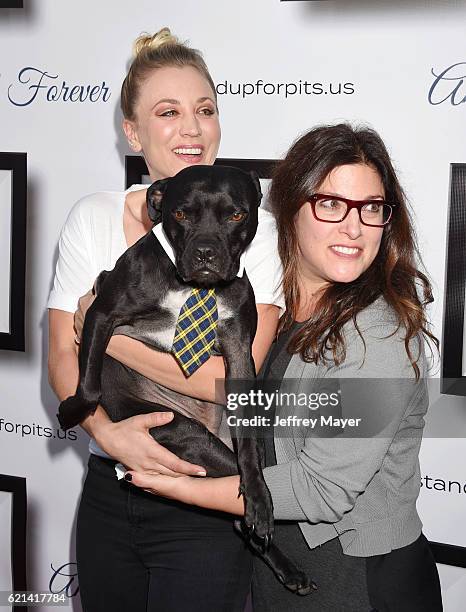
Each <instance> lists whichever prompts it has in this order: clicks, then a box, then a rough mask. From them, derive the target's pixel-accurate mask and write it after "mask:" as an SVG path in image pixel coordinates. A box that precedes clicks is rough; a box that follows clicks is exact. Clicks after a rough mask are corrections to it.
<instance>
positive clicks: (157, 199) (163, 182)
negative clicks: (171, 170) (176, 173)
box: [146, 178, 170, 224]
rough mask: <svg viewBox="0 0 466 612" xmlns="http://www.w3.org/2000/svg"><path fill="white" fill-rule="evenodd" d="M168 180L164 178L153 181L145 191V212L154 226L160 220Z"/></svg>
mask: <svg viewBox="0 0 466 612" xmlns="http://www.w3.org/2000/svg"><path fill="white" fill-rule="evenodd" d="M169 180H170V179H169V178H165V179H160V180H159V181H155V183H152V185H151V186H150V187H149V188H148V190H147V194H146V202H147V212H148V214H149V219H150V220H151V221H153V222H154V223H155V224H157V223H159V221H161V219H162V198H163V194H164V193H165V189H166V188H167V185H168V181H169Z"/></svg>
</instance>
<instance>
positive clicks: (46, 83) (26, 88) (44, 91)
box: [8, 66, 112, 106]
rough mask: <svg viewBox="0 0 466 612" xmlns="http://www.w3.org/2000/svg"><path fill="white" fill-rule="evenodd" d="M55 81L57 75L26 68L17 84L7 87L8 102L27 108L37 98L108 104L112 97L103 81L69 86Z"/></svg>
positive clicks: (31, 67) (29, 67) (53, 100)
mask: <svg viewBox="0 0 466 612" xmlns="http://www.w3.org/2000/svg"><path fill="white" fill-rule="evenodd" d="M57 79H58V74H50V73H49V72H47V71H46V70H39V68H34V67H33V66H26V68H22V69H21V70H20V71H19V73H18V80H17V82H16V83H11V85H10V86H9V87H8V100H9V101H10V102H11V103H12V104H14V105H15V106H28V105H29V104H32V103H33V102H34V100H36V98H37V97H38V96H39V97H41V96H42V97H43V98H44V99H45V100H46V101H47V102H99V101H100V102H108V100H109V98H110V96H111V95H112V94H111V92H110V89H109V88H108V87H107V85H106V83H105V81H102V83H100V84H98V85H69V84H68V83H67V82H66V81H61V80H60V81H57Z"/></svg>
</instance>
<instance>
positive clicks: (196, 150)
mask: <svg viewBox="0 0 466 612" xmlns="http://www.w3.org/2000/svg"><path fill="white" fill-rule="evenodd" d="M203 152H204V151H203V147H194V146H193V147H176V149H173V153H174V154H175V155H176V156H177V157H178V159H181V160H183V161H184V162H187V163H188V164H196V163H199V162H200V161H201V160H202V157H203Z"/></svg>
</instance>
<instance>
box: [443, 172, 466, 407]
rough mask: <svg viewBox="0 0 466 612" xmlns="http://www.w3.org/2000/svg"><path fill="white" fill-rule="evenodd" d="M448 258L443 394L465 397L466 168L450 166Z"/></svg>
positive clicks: (444, 316)
mask: <svg viewBox="0 0 466 612" xmlns="http://www.w3.org/2000/svg"><path fill="white" fill-rule="evenodd" d="M447 227H448V230H447V258H446V266H445V298H444V308H443V339H442V380H441V387H440V390H441V392H442V393H445V394H448V395H462V396H466V376H463V327H464V315H465V311H464V305H465V291H466V257H465V253H466V164H465V163H462V164H451V165H450V198H449V206H448V226H447Z"/></svg>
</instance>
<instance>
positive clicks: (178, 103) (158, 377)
mask: <svg viewBox="0 0 466 612" xmlns="http://www.w3.org/2000/svg"><path fill="white" fill-rule="evenodd" d="M121 107H122V111H123V115H124V121H123V129H124V131H125V134H126V137H127V139H128V143H129V146H130V148H131V150H132V151H133V152H135V153H142V154H143V155H144V158H145V160H146V163H147V166H148V169H149V173H150V177H151V179H152V180H153V181H154V180H157V179H161V178H165V177H168V176H173V175H174V174H176V173H177V172H178V171H179V170H181V169H182V168H184V167H186V166H188V165H191V164H212V163H213V162H214V160H215V157H216V155H217V151H218V147H219V143H220V124H219V116H218V108H217V97H216V91H215V85H214V83H213V81H212V78H211V76H210V74H209V71H208V69H207V67H206V65H205V63H204V60H203V59H202V56H201V55H200V53H199V52H198V51H196V50H194V49H192V48H190V47H189V46H187V45H185V44H183V43H180V42H179V41H178V40H177V39H176V38H175V37H173V36H172V35H171V34H170V31H169V30H168V29H167V28H164V29H163V30H161V31H160V32H158V33H156V34H155V35H154V36H141V37H140V38H138V39H137V41H136V43H135V56H134V59H133V62H132V64H131V67H130V69H129V72H128V74H127V76H126V78H125V80H124V82H123V86H122V92H121ZM145 191H146V190H145V188H144V186H143V185H133V186H132V187H130V188H129V189H128V190H127V191H125V192H103V193H97V194H93V195H91V196H87V197H85V198H83V199H82V200H80V201H79V202H78V203H77V204H76V205H75V206H74V208H73V209H72V211H71V213H70V215H69V218H68V220H67V222H66V224H65V226H64V228H63V230H62V234H61V238H60V244H59V259H58V263H57V269H56V275H55V280H54V286H53V290H52V292H51V294H50V298H49V302H48V307H49V309H50V311H49V326H50V342H49V373H50V382H51V385H52V387H53V389H54V390H55V392H56V394H57V396H58V398H59V399H60V400H63V399H65V398H66V397H68V396H69V395H72V394H74V391H75V389H76V384H77V379H78V361H77V345H76V343H75V329H74V325H73V313H74V311H75V310H76V308H77V303H78V299H79V297H80V296H82V295H83V294H85V293H86V292H87V291H88V290H89V289H90V287H92V284H93V282H94V280H95V278H96V276H97V275H98V274H99V272H100V271H101V270H103V269H107V270H109V269H111V268H113V266H114V263H115V261H116V259H117V258H118V257H119V256H120V255H121V253H122V252H124V251H125V250H126V248H127V247H129V246H131V245H133V244H134V243H135V242H136V241H137V240H138V239H139V238H141V237H142V236H143V235H144V234H145V233H146V232H147V231H149V230H150V229H151V228H152V223H151V221H150V219H149V217H148V215H147V210H146V203H145ZM245 264H246V271H247V274H248V277H249V279H250V280H251V283H252V285H253V288H254V292H255V296H256V302H257V310H258V329H257V334H256V337H255V340H254V344H253V356H254V359H255V364H256V369H259V368H260V366H261V364H262V362H263V360H264V358H265V355H266V354H267V351H268V349H269V347H270V345H271V343H272V340H273V338H274V336H275V333H276V329H277V323H278V315H279V307H278V305H279V304H280V298H279V296H278V294H277V291H276V289H277V285H278V283H279V280H280V276H281V267H280V263H279V258H278V254H277V246H276V230H275V223H274V220H273V217H272V216H271V215H270V214H269V213H266V212H264V211H260V215H259V228H258V232H257V235H256V238H255V239H254V241H253V243H252V244H251V246H250V248H249V250H248V252H247V255H246V262H245ZM81 318H82V317H81ZM107 353H108V355H109V356H110V357H107V359H113V360H114V363H118V364H123V366H121V367H129V368H132V369H133V370H136V371H137V372H139V373H140V374H143V375H144V376H146V377H148V378H150V379H151V380H154V381H155V382H157V383H159V384H160V389H161V390H163V391H161V392H163V395H164V400H165V402H164V401H162V403H166V405H167V406H173V407H176V405H177V404H176V402H177V401H179V398H174V397H173V394H172V391H176V392H178V393H182V394H185V395H186V396H190V398H197V399H198V401H204V402H209V401H210V402H211V401H214V399H215V379H219V378H223V377H224V365H223V359H222V358H221V357H211V358H210V359H209V360H208V361H207V362H206V363H205V364H204V365H203V366H202V367H201V368H200V369H199V370H198V371H197V372H196V373H195V374H193V375H192V376H191V377H190V378H189V379H186V378H185V377H184V375H183V373H182V371H181V369H180V368H179V366H178V364H177V363H176V361H175V359H174V358H173V357H172V356H171V355H168V354H163V353H157V352H155V351H154V350H152V349H151V348H148V347H146V346H145V345H143V344H142V343H140V342H138V341H136V340H134V339H132V338H129V337H126V336H114V337H113V338H112V339H111V341H110V344H109V347H108V350H107ZM154 399H155V398H154ZM157 399H159V401H160V398H157ZM170 418H171V416H170V414H169V413H163V414H161V413H153V414H149V415H141V416H136V417H133V418H130V419H127V420H125V421H121V422H118V423H113V422H111V421H110V420H109V418H108V417H107V415H106V413H105V411H104V409H103V408H102V407H100V406H99V407H98V408H97V410H96V411H95V413H94V414H93V415H90V416H89V417H87V418H86V419H85V420H84V421H83V422H82V423H81V425H82V427H83V428H84V429H85V430H86V431H87V432H88V433H89V435H90V436H91V440H90V458H89V469H88V474H87V477H86V481H85V484H84V490H83V494H82V498H81V502H80V507H79V513H78V522H77V562H78V575H79V583H80V592H81V599H82V602H83V607H84V609H85V610H88V611H92V612H95V611H99V612H100V611H102V612H108V611H109V610H111V611H112V612H118V611H121V612H127V611H128V610H131V611H134V612H138V611H141V612H142V611H145V610H146V609H147V610H161V611H162V610H164V611H165V610H166V611H168V610H180V611H181V610H183V611H187V610H189V611H190V612H195V611H197V610H199V611H202V612H205V611H206V610H215V611H216V612H217V611H221V610H225V611H228V612H232V611H235V610H238V611H239V610H242V609H243V607H244V602H245V599H246V596H247V592H248V590H249V583H250V572H251V558H250V555H249V553H248V551H247V550H246V548H245V546H244V543H243V542H242V541H241V539H240V538H239V537H238V536H237V535H236V534H235V533H234V532H233V529H232V522H231V520H230V518H229V517H228V516H225V515H223V514H222V513H217V512H211V511H207V510H201V509H193V508H189V507H187V506H184V505H183V504H179V503H177V502H174V501H168V500H163V499H160V498H157V497H155V496H153V495H150V494H149V493H146V492H145V491H143V490H140V489H137V488H136V487H132V486H131V485H130V484H128V483H127V482H125V481H120V482H118V481H117V480H116V478H115V471H114V466H115V463H116V462H121V463H123V464H124V465H126V466H128V467H129V468H131V469H134V470H137V471H138V472H144V473H148V474H150V473H154V472H157V473H162V474H165V475H172V476H180V475H186V474H188V475H202V474H204V475H205V472H204V471H203V466H193V465H191V464H189V463H187V462H185V461H182V460H180V459H179V458H177V457H175V456H174V455H172V454H171V453H170V452H169V451H167V450H166V449H164V448H162V447H161V446H160V445H158V444H157V443H156V442H155V441H154V440H153V438H152V437H151V436H150V434H149V433H148V430H149V429H150V428H151V427H154V426H159V425H163V424H164V423H167V422H168V421H169V420H170Z"/></svg>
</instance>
